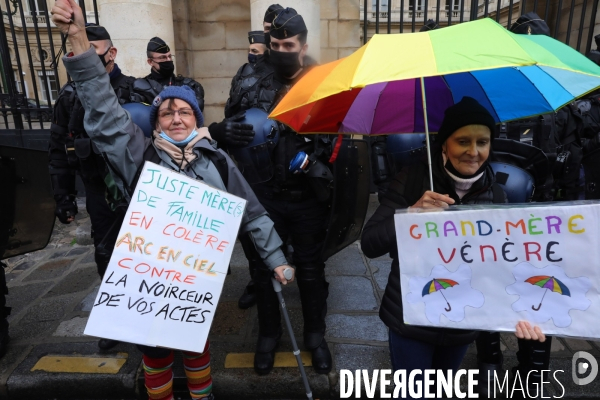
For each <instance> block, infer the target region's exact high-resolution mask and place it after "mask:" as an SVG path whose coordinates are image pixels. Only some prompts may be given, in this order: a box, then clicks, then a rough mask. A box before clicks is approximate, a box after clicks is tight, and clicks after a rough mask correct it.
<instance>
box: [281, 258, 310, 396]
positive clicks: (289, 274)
mask: <svg viewBox="0 0 600 400" xmlns="http://www.w3.org/2000/svg"><path fill="white" fill-rule="evenodd" d="M293 273H294V272H293V271H292V269H291V268H286V269H285V270H284V271H283V276H284V277H285V279H292V277H293V276H294V275H293ZM271 282H272V283H273V289H275V293H277V299H278V300H279V305H280V306H281V311H282V312H283V319H284V320H285V326H286V327H287V330H288V332H289V333H290V339H292V347H293V349H294V356H296V362H298V368H300V374H301V375H302V380H303V381H304V389H305V390H306V397H307V398H308V400H313V395H312V391H311V390H310V385H309V383H308V378H307V377H306V371H304V365H302V358H301V357H300V350H299V349H298V344H297V343H296V337H295V336H294V331H293V330H292V323H291V322H290V316H289V315H288V312H287V308H285V300H284V299H283V295H282V294H281V284H280V283H279V281H278V280H277V279H275V278H271Z"/></svg>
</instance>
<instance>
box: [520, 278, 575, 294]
mask: <svg viewBox="0 0 600 400" xmlns="http://www.w3.org/2000/svg"><path fill="white" fill-rule="evenodd" d="M525 282H528V283H531V284H532V285H534V286H539V287H541V288H545V289H548V290H550V291H551V292H555V293H559V294H562V295H563V296H571V291H570V290H569V288H568V287H567V286H566V285H565V284H564V283H562V282H561V281H560V280H558V279H556V278H555V277H553V276H546V275H537V276H532V277H531V278H528V279H526V280H525Z"/></svg>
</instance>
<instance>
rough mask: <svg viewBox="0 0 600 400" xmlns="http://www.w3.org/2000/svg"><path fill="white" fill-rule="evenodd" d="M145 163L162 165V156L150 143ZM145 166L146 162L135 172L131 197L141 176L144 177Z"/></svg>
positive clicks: (146, 151) (145, 155)
mask: <svg viewBox="0 0 600 400" xmlns="http://www.w3.org/2000/svg"><path fill="white" fill-rule="evenodd" d="M143 159H144V161H150V162H153V163H154V164H160V161H161V159H160V156H159V155H158V153H157V152H156V149H155V148H154V146H153V145H152V142H150V141H148V147H146V150H144V158H143ZM144 164H145V162H143V163H142V164H141V165H140V166H139V167H138V169H137V171H135V176H134V177H133V182H132V183H131V190H132V193H131V195H132V196H133V191H134V190H135V187H136V186H137V184H138V181H139V180H140V175H142V170H143V169H144Z"/></svg>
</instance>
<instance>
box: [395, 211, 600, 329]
mask: <svg viewBox="0 0 600 400" xmlns="http://www.w3.org/2000/svg"><path fill="white" fill-rule="evenodd" d="M599 223H600V204H598V203H592V202H581V203H579V204H575V205H551V206H533V207H532V206H528V207H508V206H502V207H498V206H476V207H473V208H472V209H466V210H460V208H458V209H455V210H453V211H444V212H418V213H416V212H405V211H402V212H397V214H396V215H395V224H396V234H397V242H398V254H399V261H400V281H401V288H402V303H403V311H404V322H405V323H407V324H413V325H424V326H434V327H449V328H460V329H482V330H490V331H510V332H514V330H515V325H516V324H517V322H518V321H519V320H527V321H529V322H531V323H534V324H536V325H539V326H540V327H541V328H542V331H543V332H544V333H546V334H551V335H560V336H573V337H582V338H600V330H598V329H597V320H598V316H599V315H600V296H599V292H598V288H600V246H599V239H600V232H599Z"/></svg>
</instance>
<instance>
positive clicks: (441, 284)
mask: <svg viewBox="0 0 600 400" xmlns="http://www.w3.org/2000/svg"><path fill="white" fill-rule="evenodd" d="M455 285H458V282H456V281H453V280H452V279H432V280H430V281H429V282H427V283H426V284H425V286H423V293H421V295H422V296H425V295H427V294H430V293H433V292H437V291H438V290H442V289H446V288H449V287H452V286H455Z"/></svg>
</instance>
